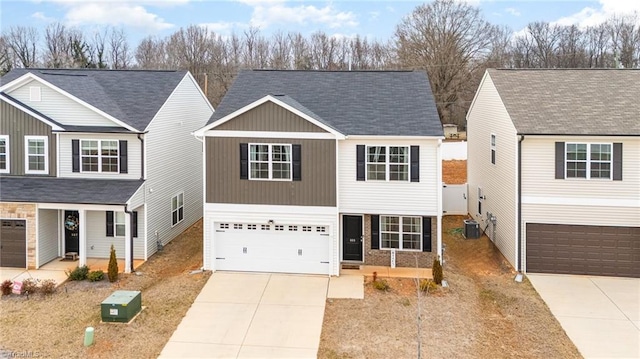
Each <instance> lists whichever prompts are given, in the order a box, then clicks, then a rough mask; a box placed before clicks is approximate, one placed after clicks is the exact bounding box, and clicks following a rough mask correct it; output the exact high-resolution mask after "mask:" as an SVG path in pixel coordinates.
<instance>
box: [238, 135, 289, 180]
mask: <svg viewBox="0 0 640 359" xmlns="http://www.w3.org/2000/svg"><path fill="white" fill-rule="evenodd" d="M251 146H267V147H268V148H269V151H268V156H269V161H268V171H269V178H254V177H252V176H251V173H252V171H251V163H252V162H254V163H264V161H252V160H251ZM273 146H287V147H289V161H288V163H289V178H273V163H274V162H273V158H272V157H271V154H272V152H271V151H272V148H273ZM247 151H248V152H249V153H247V156H248V162H247V166H248V168H247V171H248V172H249V180H252V181H277V182H291V181H293V145H292V144H290V143H249V147H248V149H247ZM276 163H287V162H276Z"/></svg>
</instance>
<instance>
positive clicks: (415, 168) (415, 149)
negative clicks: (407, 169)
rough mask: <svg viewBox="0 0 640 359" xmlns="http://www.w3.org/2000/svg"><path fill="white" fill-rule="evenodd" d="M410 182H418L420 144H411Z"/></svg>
mask: <svg viewBox="0 0 640 359" xmlns="http://www.w3.org/2000/svg"><path fill="white" fill-rule="evenodd" d="M411 182H420V146H411Z"/></svg>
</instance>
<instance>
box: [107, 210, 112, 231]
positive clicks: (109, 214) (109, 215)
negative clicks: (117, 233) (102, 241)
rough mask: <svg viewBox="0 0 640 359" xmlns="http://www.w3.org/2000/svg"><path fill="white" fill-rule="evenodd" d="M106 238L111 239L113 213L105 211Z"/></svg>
mask: <svg viewBox="0 0 640 359" xmlns="http://www.w3.org/2000/svg"><path fill="white" fill-rule="evenodd" d="M107 237H113V211H107Z"/></svg>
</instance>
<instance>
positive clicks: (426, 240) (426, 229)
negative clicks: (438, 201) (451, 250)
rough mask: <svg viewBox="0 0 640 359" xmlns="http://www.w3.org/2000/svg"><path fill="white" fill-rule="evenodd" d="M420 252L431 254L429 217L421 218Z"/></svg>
mask: <svg viewBox="0 0 640 359" xmlns="http://www.w3.org/2000/svg"><path fill="white" fill-rule="evenodd" d="M422 251H423V252H431V217H422Z"/></svg>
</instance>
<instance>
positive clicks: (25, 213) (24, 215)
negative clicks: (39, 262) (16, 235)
mask: <svg viewBox="0 0 640 359" xmlns="http://www.w3.org/2000/svg"><path fill="white" fill-rule="evenodd" d="M36 210H37V209H36V205H35V204H33V203H6V202H3V203H0V218H4V219H26V220H27V268H28V269H35V268H36V230H37V229H36Z"/></svg>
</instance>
